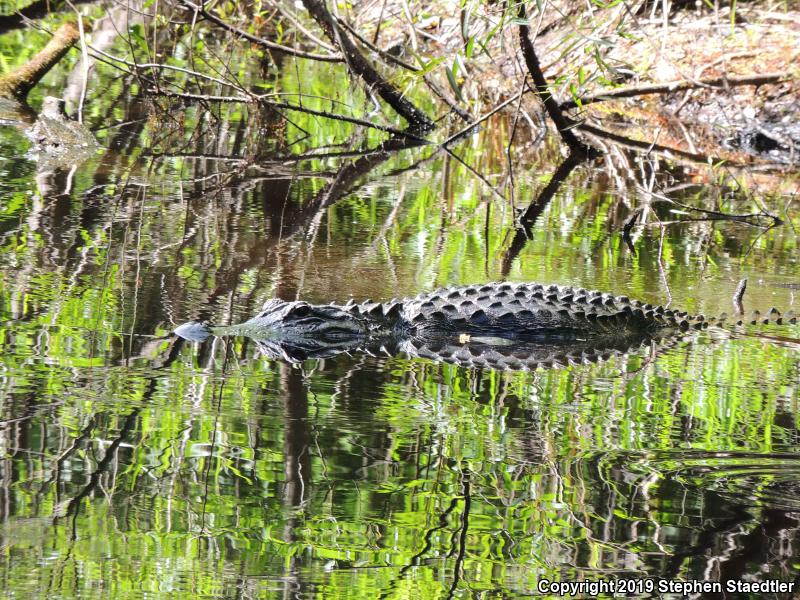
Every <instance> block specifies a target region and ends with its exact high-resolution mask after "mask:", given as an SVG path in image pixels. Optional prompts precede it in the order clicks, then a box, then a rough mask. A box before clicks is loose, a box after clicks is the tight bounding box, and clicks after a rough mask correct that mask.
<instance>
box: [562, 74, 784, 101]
mask: <svg viewBox="0 0 800 600" xmlns="http://www.w3.org/2000/svg"><path fill="white" fill-rule="evenodd" d="M790 78H791V75H790V74H788V73H764V74H762V75H738V76H734V77H710V78H706V79H699V80H696V81H692V80H689V79H680V80H678V81H670V82H668V83H652V84H645V85H634V86H631V87H624V88H618V89H616V90H609V91H607V92H600V93H597V94H589V95H586V96H582V97H580V98H573V99H572V100H565V101H564V102H562V103H561V104H559V105H558V106H559V108H560V109H561V110H569V109H570V108H577V107H578V106H585V105H587V104H593V103H595V102H603V101H605V100H616V99H619V98H632V97H634V96H646V95H648V94H665V93H671V92H682V91H684V90H692V89H696V88H703V87H711V88H715V87H721V88H727V87H734V86H739V85H763V84H765V83H780V82H781V81H783V80H785V79H790Z"/></svg>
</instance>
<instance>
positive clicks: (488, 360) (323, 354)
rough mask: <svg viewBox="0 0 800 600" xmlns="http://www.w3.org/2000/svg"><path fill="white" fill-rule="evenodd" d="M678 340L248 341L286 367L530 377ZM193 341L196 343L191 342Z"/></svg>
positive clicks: (650, 336)
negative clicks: (425, 368) (376, 362)
mask: <svg viewBox="0 0 800 600" xmlns="http://www.w3.org/2000/svg"><path fill="white" fill-rule="evenodd" d="M178 334H179V335H183V336H185V337H186V338H187V339H190V340H191V339H192V336H191V335H190V334H189V332H186V331H184V330H179V331H178ZM679 339H680V337H676V336H674V335H672V336H669V337H668V338H667V337H660V336H656V335H655V334H653V333H640V334H629V335H623V336H603V337H592V338H591V339H587V340H569V339H563V340H558V339H556V340H554V339H547V338H544V339H542V340H540V341H536V340H532V339H527V340H509V339H503V338H495V337H472V338H468V337H467V336H465V337H463V338H461V339H458V338H441V339H425V338H417V337H408V338H405V339H396V338H385V339H381V340H376V341H370V342H369V343H364V344H359V343H357V342H355V343H354V342H353V341H351V340H348V341H342V342H341V343H332V342H330V341H329V340H328V341H326V343H324V344H319V345H317V344H313V345H312V344H308V343H304V342H303V341H302V340H287V339H258V338H253V341H254V342H255V344H256V347H257V348H258V350H259V352H260V354H261V355H262V356H264V357H266V358H268V359H273V360H279V361H283V362H287V363H291V364H298V363H302V362H304V361H306V360H312V359H322V358H332V357H334V356H337V355H340V354H366V355H370V356H388V357H392V356H396V355H405V356H407V357H409V358H420V359H427V360H432V361H436V362H443V363H449V364H454V365H458V366H461V367H467V368H481V369H494V370H499V371H534V370H537V369H554V368H563V367H567V366H569V365H579V364H591V363H597V362H602V361H606V360H609V359H611V358H612V357H615V356H623V355H626V354H630V353H633V352H637V351H643V350H644V349H648V348H649V349H650V350H651V351H652V352H657V351H659V350H663V349H664V348H666V347H667V346H671V345H674V344H675V343H676V342H677V341H678V340H679ZM195 341H199V339H197V338H195Z"/></svg>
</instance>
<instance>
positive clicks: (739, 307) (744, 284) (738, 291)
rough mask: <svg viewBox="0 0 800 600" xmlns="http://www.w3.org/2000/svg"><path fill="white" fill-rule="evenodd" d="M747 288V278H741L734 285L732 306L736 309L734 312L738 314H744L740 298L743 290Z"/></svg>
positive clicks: (742, 296)
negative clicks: (737, 283)
mask: <svg viewBox="0 0 800 600" xmlns="http://www.w3.org/2000/svg"><path fill="white" fill-rule="evenodd" d="M746 289H747V279H742V280H741V281H740V282H739V285H737V286H736V291H735V292H733V308H735V309H736V312H737V313H738V314H740V315H743V314H744V305H743V304H742V298H744V292H745V290H746Z"/></svg>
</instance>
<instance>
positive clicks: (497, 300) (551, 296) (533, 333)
mask: <svg viewBox="0 0 800 600" xmlns="http://www.w3.org/2000/svg"><path fill="white" fill-rule="evenodd" d="M401 315H402V318H403V319H404V320H405V321H406V322H407V323H408V324H409V325H410V326H411V327H412V332H413V334H415V335H418V336H422V337H430V336H436V335H439V334H441V333H446V332H451V333H455V334H462V333H463V334H467V335H486V336H492V335H497V336H501V337H505V338H509V337H510V338H515V339H516V338H519V339H542V338H545V337H546V338H548V339H554V338H557V337H559V336H563V337H564V338H565V339H574V338H575V337H585V336H586V335H587V334H593V333H594V334H597V333H601V334H603V333H612V332H613V333H618V334H623V333H626V332H627V333H631V332H646V331H653V330H656V329H661V328H664V327H673V328H679V329H689V328H690V327H694V328H698V329H699V328H703V327H705V326H706V325H707V324H706V322H705V320H704V319H703V317H702V316H693V315H689V314H687V313H683V312H677V311H672V310H669V309H666V308H664V307H662V306H654V305H651V304H644V303H642V302H639V301H637V300H630V299H628V298H626V297H624V296H613V295H611V294H606V293H603V292H598V291H591V290H585V289H583V288H572V287H565V286H557V285H550V286H546V285H541V284H536V283H489V284H483V285H469V286H459V287H451V288H444V289H441V290H437V291H435V292H431V293H429V294H422V295H420V296H417V297H416V298H413V299H410V300H405V301H403V302H402V311H401Z"/></svg>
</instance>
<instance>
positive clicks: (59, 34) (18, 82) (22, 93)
mask: <svg viewBox="0 0 800 600" xmlns="http://www.w3.org/2000/svg"><path fill="white" fill-rule="evenodd" d="M79 38H80V33H79V31H78V25H77V23H74V22H68V23H64V24H63V25H62V26H61V27H59V28H58V30H57V31H56V33H55V35H53V38H52V39H51V40H50V41H49V42H48V43H47V45H46V46H45V47H44V48H43V49H42V50H41V51H40V52H39V53H38V54H36V56H34V57H33V58H32V59H31V60H29V61H28V62H27V63H25V64H24V65H22V66H20V67H18V68H16V69H14V70H13V71H11V72H10V73H7V74H5V75H3V76H2V77H0V98H7V99H9V100H16V101H17V102H21V103H24V102H25V99H26V98H27V97H28V92H30V91H31V89H33V86H35V85H36V84H37V83H39V81H40V80H41V79H42V77H44V76H45V74H46V73H47V72H48V71H49V70H50V69H52V68H53V66H54V65H55V64H56V63H57V62H58V61H59V60H61V59H62V58H63V57H64V55H65V54H66V53H67V51H68V50H69V49H70V48H71V47H72V45H73V44H74V43H75V42H77V41H78V39H79Z"/></svg>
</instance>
